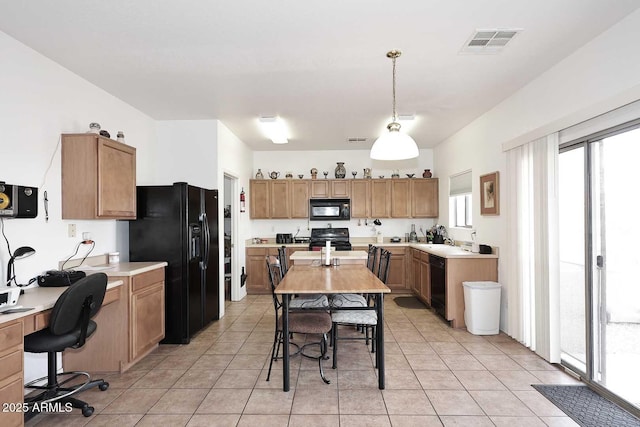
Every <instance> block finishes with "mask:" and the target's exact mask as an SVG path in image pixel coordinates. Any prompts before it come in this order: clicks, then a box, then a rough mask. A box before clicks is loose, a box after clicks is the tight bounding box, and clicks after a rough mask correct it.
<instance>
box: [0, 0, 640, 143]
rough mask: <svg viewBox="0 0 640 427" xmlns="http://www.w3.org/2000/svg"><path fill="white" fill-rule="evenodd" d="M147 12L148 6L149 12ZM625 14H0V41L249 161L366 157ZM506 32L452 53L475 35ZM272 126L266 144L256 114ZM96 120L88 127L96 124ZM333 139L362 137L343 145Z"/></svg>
mask: <svg viewBox="0 0 640 427" xmlns="http://www.w3.org/2000/svg"><path fill="white" fill-rule="evenodd" d="M160 4H162V6H160ZM639 6H640V2H638V1H637V0H607V1H603V0H536V1H533V0H457V1H446V0H395V1H388V0H386V1H378V0H350V1H345V0H324V1H321V2H320V1H316V2H305V1H299V0H275V1H269V2H266V1H258V0H254V1H245V0H234V1H220V0H219V1H205V0H181V1H179V2H177V1H176V2H168V1H165V2H160V1H157V0H136V1H130V0H109V1H104V0H56V1H46V0H32V1H15V0H0V30H1V31H3V32H5V33H7V34H8V35H10V36H12V37H14V38H15V39H17V40H19V41H21V42H22V43H24V44H26V45H27V46H29V47H31V48H33V49H34V50H36V51H38V52H40V53H41V54H43V55H45V56H47V57H49V58H51V59H52V60H54V61H55V62H57V63H59V64H61V65H62V66H64V67H65V68H67V69H69V70H71V71H72V72H74V73H76V74H78V75H79V76H82V77H83V78H85V79H86V80H88V81H90V82H92V83H94V84H95V85H97V86H99V87H101V88H103V89H104V90H106V91H107V92H109V93H111V94H113V95H114V96H116V97H118V98H120V99H122V100H123V101H125V102H127V103H128V104H130V105H132V106H134V107H136V108H137V109H139V110H141V111H143V112H144V113H146V114H148V115H149V116H151V117H152V118H154V119H157V120H188V119H220V120H221V121H222V122H223V123H224V124H225V125H226V126H227V127H229V128H230V129H231V131H232V132H234V133H235V134H236V135H237V136H238V137H239V138H240V139H241V140H243V141H244V142H245V143H247V144H248V145H249V146H250V147H251V148H252V149H254V150H283V149H284V150H319V149H320V150H342V149H344V150H353V149H368V148H370V147H371V145H372V144H373V141H374V140H375V138H376V137H377V136H378V135H380V133H381V132H382V131H383V129H384V127H385V125H386V124H387V123H388V122H389V119H390V116H391V69H392V67H391V66H392V64H391V60H389V59H388V58H387V57H386V52H387V51H389V50H392V49H398V50H401V51H402V52H403V54H402V56H401V57H400V58H399V59H398V62H397V110H398V114H403V115H404V114H413V115H415V118H416V119H415V120H414V125H413V127H412V129H410V130H408V132H409V133H410V134H411V135H412V136H413V137H414V139H415V140H416V142H417V143H418V146H419V147H420V148H428V147H433V146H435V145H437V144H438V143H440V142H442V141H443V140H444V139H446V138H447V137H449V136H451V135H452V134H454V133H455V132H456V131H458V130H459V129H461V128H462V127H464V126H465V125H467V124H468V123H470V122H471V121H472V120H474V119H475V118H477V117H479V116H480V115H482V114H483V113H484V112H485V111H487V110H489V109H490V108H492V107H493V106H495V105H496V104H498V103H499V102H500V101H502V100H503V99H505V98H507V97H508V96H509V95H511V94H512V93H514V92H515V91H517V90H518V89H519V88H521V87H522V86H524V85H526V84H527V83H528V82H529V81H531V80H532V79H534V78H535V77H536V76H538V75H539V74H541V73H542V72H544V71H545V70H547V69H549V68H550V67H552V66H553V65H554V64H556V63H558V62H559V61H560V60H562V59H563V58H564V57H566V56H567V55H569V54H571V53H572V52H574V51H575V50H576V49H578V48H580V47H581V46H583V45H584V44H585V43H587V42H588V41H590V40H591V39H592V38H594V37H596V36H597V35H598V34H600V33H601V32H603V31H604V30H606V29H607V28H609V27H610V26H612V25H613V24H615V23H616V22H618V21H619V20H621V19H622V18H623V17H625V16H626V15H628V14H629V13H631V12H632V11H634V10H635V9H637V8H638V7H639ZM491 28H519V29H522V31H521V32H520V33H519V34H518V35H517V36H516V37H515V38H514V39H513V40H512V41H511V42H509V44H508V45H507V46H506V47H505V48H504V50H503V51H502V52H501V53H498V54H491V55H486V54H484V55H483V54H464V53H461V49H462V47H463V46H464V44H465V42H466V41H467V40H468V39H469V38H470V37H471V36H472V34H473V33H474V32H475V30H477V29H491ZM274 115H279V116H280V117H282V118H284V119H285V120H286V122H287V125H288V127H289V131H290V138H289V140H290V142H289V144H286V145H283V146H278V145H275V144H272V143H271V142H270V141H268V140H266V138H265V137H264V136H262V134H261V133H260V131H259V129H258V126H257V121H258V120H257V119H258V117H260V116H274ZM96 120H98V121H99V118H96ZM348 138H367V140H366V141H365V142H360V143H348V142H347V139H348Z"/></svg>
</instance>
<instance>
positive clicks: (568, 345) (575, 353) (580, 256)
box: [558, 145, 588, 375]
mask: <svg viewBox="0 0 640 427" xmlns="http://www.w3.org/2000/svg"><path fill="white" fill-rule="evenodd" d="M585 151H586V150H585V148H584V146H582V145H580V146H577V147H572V148H571V149H570V150H566V151H562V152H561V153H560V156H559V179H558V182H559V198H558V199H559V203H558V204H559V210H560V219H559V229H560V284H561V286H560V324H561V326H562V327H561V329H560V343H561V351H562V359H563V361H565V362H566V363H568V364H570V365H571V366H572V368H574V369H575V370H576V371H578V372H580V373H581V374H583V375H586V373H587V343H586V337H587V331H586V329H585V325H586V324H587V320H586V313H587V311H586V308H585V307H586V289H585V283H586V276H587V270H586V268H585V236H586V233H585V223H586V221H585V215H586V214H587V213H588V212H587V211H586V210H585V199H586V196H585V179H586V173H585V162H586V153H585Z"/></svg>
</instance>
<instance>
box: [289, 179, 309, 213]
mask: <svg viewBox="0 0 640 427" xmlns="http://www.w3.org/2000/svg"><path fill="white" fill-rule="evenodd" d="M290 186H291V193H290V194H291V218H309V181H307V180H299V181H291V183H290Z"/></svg>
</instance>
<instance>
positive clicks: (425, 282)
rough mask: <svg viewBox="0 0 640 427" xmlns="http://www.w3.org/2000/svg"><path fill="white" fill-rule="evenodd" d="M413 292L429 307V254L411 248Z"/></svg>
mask: <svg viewBox="0 0 640 427" xmlns="http://www.w3.org/2000/svg"><path fill="white" fill-rule="evenodd" d="M412 251H413V253H412V268H413V293H414V295H415V296H416V297H418V299H420V300H421V301H422V302H423V303H425V304H427V306H429V307H431V282H430V281H431V276H430V274H429V254H428V253H426V252H423V251H421V250H418V249H412Z"/></svg>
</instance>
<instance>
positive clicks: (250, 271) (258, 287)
mask: <svg viewBox="0 0 640 427" xmlns="http://www.w3.org/2000/svg"><path fill="white" fill-rule="evenodd" d="M267 255H273V256H277V255H278V248H247V251H246V254H245V261H246V263H247V293H248V294H270V293H271V284H270V283H269V277H268V276H267V265H266V263H265V259H266V257H267Z"/></svg>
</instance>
